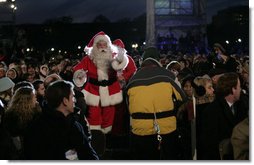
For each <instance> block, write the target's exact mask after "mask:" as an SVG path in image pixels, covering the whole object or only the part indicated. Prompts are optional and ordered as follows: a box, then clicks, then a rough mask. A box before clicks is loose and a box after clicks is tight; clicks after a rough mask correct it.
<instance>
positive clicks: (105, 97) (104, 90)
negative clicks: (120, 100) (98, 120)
mask: <svg viewBox="0 0 254 165" xmlns="http://www.w3.org/2000/svg"><path fill="white" fill-rule="evenodd" d="M99 93H100V98H101V106H102V107H105V106H109V105H110V97H109V92H108V87H107V86H106V87H103V86H99Z"/></svg>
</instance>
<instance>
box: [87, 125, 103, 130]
mask: <svg viewBox="0 0 254 165" xmlns="http://www.w3.org/2000/svg"><path fill="white" fill-rule="evenodd" d="M89 128H90V130H101V126H100V125H90V127H89ZM101 131H102V130H101Z"/></svg>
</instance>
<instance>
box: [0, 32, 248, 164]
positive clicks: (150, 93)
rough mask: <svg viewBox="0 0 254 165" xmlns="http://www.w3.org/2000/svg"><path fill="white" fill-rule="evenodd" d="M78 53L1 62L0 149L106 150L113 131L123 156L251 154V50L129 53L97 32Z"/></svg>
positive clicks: (24, 155) (90, 155) (32, 152)
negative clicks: (124, 145) (123, 143)
mask: <svg viewBox="0 0 254 165" xmlns="http://www.w3.org/2000/svg"><path fill="white" fill-rule="evenodd" d="M84 51H85V54H84V56H82V57H80V59H75V60H74V59H69V58H64V57H63V58H59V59H56V60H54V61H46V62H44V63H40V62H38V61H36V60H35V59H33V58H25V57H23V58H15V59H12V61H10V62H9V63H6V61H1V63H0V105H1V106H0V108H1V111H0V132H1V134H0V158H1V159H7V160H105V159H112V158H108V157H107V156H106V151H107V148H108V146H109V143H111V140H113V139H112V136H116V137H121V136H126V137H128V140H129V142H130V143H129V145H128V153H126V154H128V155H125V156H126V157H123V158H121V159H127V160H225V159H228V160H237V159H238V160H239V159H240V160H249V129H248V128H249V57H248V56H247V55H246V56H236V55H230V54H227V52H226V50H225V49H224V47H223V46H222V44H220V43H215V44H214V45H213V52H212V53H210V54H197V53H196V54H194V53H193V54H188V55H186V54H180V53H179V54H177V55H172V54H164V53H162V52H160V51H159V49H157V48H155V47H147V48H145V49H144V50H143V52H142V54H141V55H140V56H138V57H137V56H135V57H134V56H132V55H131V54H129V52H128V51H127V50H126V49H125V45H124V42H123V40H121V39H115V40H112V37H109V36H108V35H107V34H105V33H104V32H102V31H101V32H99V33H97V34H95V35H94V37H93V38H92V39H91V40H90V42H89V43H88V44H87V46H86V48H85V50H84Z"/></svg>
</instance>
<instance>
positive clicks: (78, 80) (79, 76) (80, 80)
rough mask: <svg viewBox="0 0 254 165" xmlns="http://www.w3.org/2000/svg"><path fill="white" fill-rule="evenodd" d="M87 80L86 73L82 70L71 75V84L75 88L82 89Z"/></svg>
mask: <svg viewBox="0 0 254 165" xmlns="http://www.w3.org/2000/svg"><path fill="white" fill-rule="evenodd" d="M86 80H87V76H86V72H85V71H84V70H82V69H79V70H77V71H75V72H74V74H73V82H74V84H75V85H76V86H77V87H82V86H83V85H84V84H85V82H86Z"/></svg>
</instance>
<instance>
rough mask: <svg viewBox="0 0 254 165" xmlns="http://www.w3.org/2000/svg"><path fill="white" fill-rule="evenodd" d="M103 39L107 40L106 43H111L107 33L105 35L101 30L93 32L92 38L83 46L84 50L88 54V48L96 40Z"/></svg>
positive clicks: (94, 43)
mask: <svg viewBox="0 0 254 165" xmlns="http://www.w3.org/2000/svg"><path fill="white" fill-rule="evenodd" d="M100 40H102V41H105V42H107V45H108V46H110V45H111V40H110V38H109V36H108V35H106V34H105V33H104V32H103V31H100V32H99V33H97V34H95V35H94V36H93V38H92V39H91V40H90V41H89V43H88V45H87V46H86V47H85V52H87V53H88V54H89V53H90V50H91V49H92V48H93V47H94V46H95V45H96V43H97V42H98V41H100Z"/></svg>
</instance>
